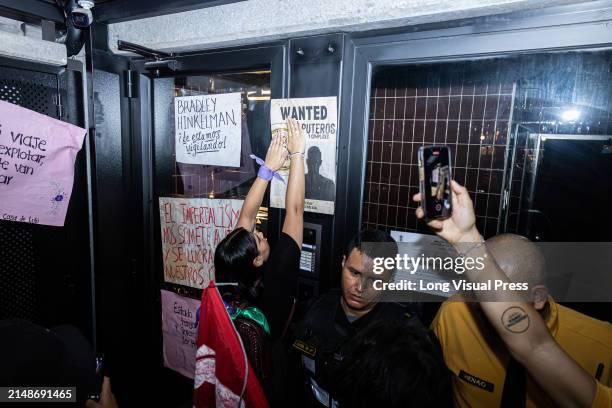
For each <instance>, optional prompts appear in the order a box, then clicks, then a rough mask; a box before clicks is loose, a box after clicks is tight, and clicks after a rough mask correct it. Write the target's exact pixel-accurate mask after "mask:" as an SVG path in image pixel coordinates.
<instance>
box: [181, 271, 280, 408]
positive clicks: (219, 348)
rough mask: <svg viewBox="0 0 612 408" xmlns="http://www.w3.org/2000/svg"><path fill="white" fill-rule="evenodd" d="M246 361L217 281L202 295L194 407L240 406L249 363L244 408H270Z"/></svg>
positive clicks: (234, 407) (228, 407) (225, 407)
mask: <svg viewBox="0 0 612 408" xmlns="http://www.w3.org/2000/svg"><path fill="white" fill-rule="evenodd" d="M245 358H246V357H245V354H244V350H243V348H242V345H241V343H240V340H239V338H238V334H237V333H236V331H235V329H234V324H233V323H232V320H231V319H230V317H229V315H228V314H227V311H226V310H225V306H224V304H223V301H222V300H221V296H219V292H218V291H217V288H216V287H215V284H214V282H211V283H210V285H209V286H208V288H206V289H204V291H203V293H202V305H201V306H200V322H199V326H198V351H197V354H196V372H195V384H194V387H195V389H194V395H193V404H194V406H195V407H197V408H213V407H214V408H236V407H238V402H239V399H240V393H241V392H242V388H243V385H244V375H245V363H246V364H247V365H248V382H247V386H246V389H245V392H244V395H243V399H242V404H241V407H246V408H267V407H269V405H268V401H267V400H266V397H265V395H264V393H263V391H262V389H261V386H260V384H259V381H258V380H257V377H256V376H255V373H254V372H253V369H252V368H251V366H250V364H248V360H247V361H245Z"/></svg>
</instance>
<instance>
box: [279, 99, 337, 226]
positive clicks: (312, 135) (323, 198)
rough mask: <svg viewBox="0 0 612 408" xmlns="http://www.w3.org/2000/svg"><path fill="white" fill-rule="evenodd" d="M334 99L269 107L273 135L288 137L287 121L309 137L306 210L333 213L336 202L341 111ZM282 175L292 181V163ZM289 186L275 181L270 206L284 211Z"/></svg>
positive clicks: (283, 101) (290, 101)
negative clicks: (339, 116) (337, 143)
mask: <svg viewBox="0 0 612 408" xmlns="http://www.w3.org/2000/svg"><path fill="white" fill-rule="evenodd" d="M336 99H337V98H336V97H335V96H331V97H323V98H298V99H273V100H272V101H271V106H270V121H271V125H272V135H273V136H274V135H276V134H279V135H282V136H283V137H286V132H287V119H288V118H294V119H296V120H297V121H298V122H299V123H300V125H301V126H302V128H303V129H304V131H305V133H306V151H305V163H304V164H305V171H306V186H305V187H306V189H305V193H306V197H305V202H304V210H306V211H310V212H318V213H322V214H333V213H334V202H335V200H336V133H337V130H338V109H337V100H336ZM279 173H280V174H281V176H282V177H283V178H284V179H285V182H287V181H288V179H289V162H286V163H285V165H284V166H283V167H282V168H281V169H280V171H279ZM286 189H287V187H286V184H283V183H281V182H280V181H279V180H276V179H272V186H271V188H270V205H271V206H272V207H276V208H285V192H286Z"/></svg>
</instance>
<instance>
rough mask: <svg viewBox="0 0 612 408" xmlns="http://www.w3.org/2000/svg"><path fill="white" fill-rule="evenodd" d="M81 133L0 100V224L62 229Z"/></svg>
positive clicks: (67, 125) (80, 142)
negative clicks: (29, 224)
mask: <svg viewBox="0 0 612 408" xmlns="http://www.w3.org/2000/svg"><path fill="white" fill-rule="evenodd" d="M84 137H85V129H82V128H80V127H78V126H74V125H71V124H69V123H66V122H62V121H61V120H57V119H53V118H50V117H48V116H46V115H43V114H40V113H37V112H34V111H31V110H29V109H25V108H22V107H20V106H17V105H14V104H12V103H9V102H4V101H0V219H2V220H8V221H18V222H29V223H33V224H44V225H55V226H63V225H64V220H65V219H66V211H67V209H68V203H69V202H70V194H71V193H72V184H73V181H74V161H75V159H76V155H77V153H78V152H79V150H81V146H82V145H83V139H84Z"/></svg>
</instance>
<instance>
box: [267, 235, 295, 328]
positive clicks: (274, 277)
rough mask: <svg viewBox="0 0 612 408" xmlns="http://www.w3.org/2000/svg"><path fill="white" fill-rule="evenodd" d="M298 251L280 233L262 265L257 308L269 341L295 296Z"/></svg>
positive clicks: (292, 240)
mask: <svg viewBox="0 0 612 408" xmlns="http://www.w3.org/2000/svg"><path fill="white" fill-rule="evenodd" d="M300 252H301V250H300V248H299V247H298V244H297V242H295V240H294V239H293V238H291V237H290V236H289V235H287V234H285V233H284V232H281V235H280V238H279V240H278V242H277V243H276V245H275V246H274V248H273V249H272V252H271V253H270V257H269V258H268V261H267V262H266V265H265V268H266V269H265V270H264V273H263V282H264V289H263V296H262V298H261V301H260V307H261V309H262V311H263V312H264V314H265V316H266V319H267V320H268V324H269V325H270V331H271V334H272V338H273V339H274V338H276V337H278V336H280V335H281V333H282V332H283V329H284V328H285V324H286V323H287V319H288V318H289V313H290V312H291V307H292V305H293V299H294V298H295V296H296V291H297V274H298V270H299V267H300Z"/></svg>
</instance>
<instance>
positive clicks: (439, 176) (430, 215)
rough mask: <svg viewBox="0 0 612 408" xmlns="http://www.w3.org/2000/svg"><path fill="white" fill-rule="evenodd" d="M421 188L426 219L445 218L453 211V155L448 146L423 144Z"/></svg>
mask: <svg viewBox="0 0 612 408" xmlns="http://www.w3.org/2000/svg"><path fill="white" fill-rule="evenodd" d="M418 160H419V188H420V192H421V207H422V208H423V211H424V212H425V219H426V220H435V219H444V218H448V217H450V216H451V214H452V211H453V206H452V200H451V186H450V182H451V180H452V174H451V157H450V149H449V148H448V147H447V146H421V147H420V148H419V154H418Z"/></svg>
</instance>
